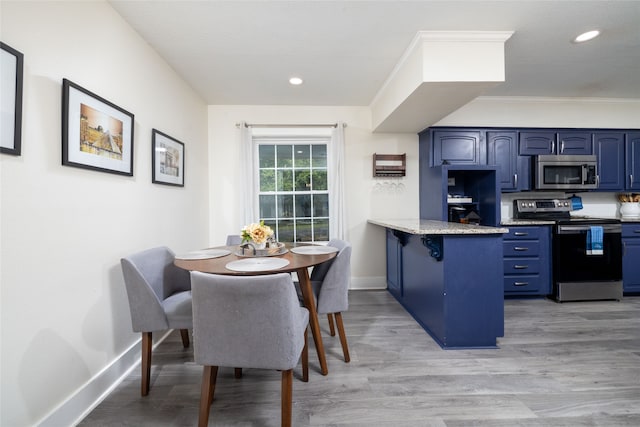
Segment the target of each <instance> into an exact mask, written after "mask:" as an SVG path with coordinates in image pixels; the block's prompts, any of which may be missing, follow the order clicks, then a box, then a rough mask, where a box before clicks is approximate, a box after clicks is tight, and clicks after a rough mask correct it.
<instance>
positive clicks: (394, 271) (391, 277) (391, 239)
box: [387, 229, 404, 297]
mask: <svg viewBox="0 0 640 427" xmlns="http://www.w3.org/2000/svg"><path fill="white" fill-rule="evenodd" d="M403 234H404V233H402V232H399V231H395V230H391V229H387V289H388V290H389V292H391V293H392V294H393V295H395V296H396V297H402V289H403V287H402V237H403Z"/></svg>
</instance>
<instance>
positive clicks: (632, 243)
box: [622, 223, 640, 293]
mask: <svg viewBox="0 0 640 427" xmlns="http://www.w3.org/2000/svg"><path fill="white" fill-rule="evenodd" d="M622 245H623V247H624V250H623V252H622V282H623V286H624V292H633V293H637V292H640V223H626V224H622Z"/></svg>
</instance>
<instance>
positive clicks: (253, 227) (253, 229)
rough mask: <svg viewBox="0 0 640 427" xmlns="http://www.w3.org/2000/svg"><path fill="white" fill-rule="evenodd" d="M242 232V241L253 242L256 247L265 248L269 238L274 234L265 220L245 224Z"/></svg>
mask: <svg viewBox="0 0 640 427" xmlns="http://www.w3.org/2000/svg"><path fill="white" fill-rule="evenodd" d="M240 234H241V236H242V243H246V242H251V243H253V244H254V245H255V246H256V248H258V249H264V247H265V246H266V244H267V239H269V238H270V237H271V236H273V230H272V229H271V227H269V226H268V225H264V221H260V222H259V223H257V222H254V223H251V224H249V225H245V226H244V227H242V231H241V233H240Z"/></svg>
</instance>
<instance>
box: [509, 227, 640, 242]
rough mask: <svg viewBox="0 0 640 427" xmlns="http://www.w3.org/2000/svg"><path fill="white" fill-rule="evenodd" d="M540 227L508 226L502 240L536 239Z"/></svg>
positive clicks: (538, 236) (538, 235)
mask: <svg viewBox="0 0 640 427" xmlns="http://www.w3.org/2000/svg"><path fill="white" fill-rule="evenodd" d="M639 225H640V224H639ZM541 229H542V227H509V232H508V233H507V234H505V235H504V240H536V239H539V238H540V233H541Z"/></svg>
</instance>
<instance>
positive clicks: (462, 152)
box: [431, 130, 487, 166]
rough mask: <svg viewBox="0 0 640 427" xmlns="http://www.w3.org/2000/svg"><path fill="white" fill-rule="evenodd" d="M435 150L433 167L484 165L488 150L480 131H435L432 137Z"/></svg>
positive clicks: (432, 146) (432, 145)
mask: <svg viewBox="0 0 640 427" xmlns="http://www.w3.org/2000/svg"><path fill="white" fill-rule="evenodd" d="M431 148H432V150H433V155H432V162H431V166H438V165H446V164H449V165H484V164H486V163H487V161H486V149H485V147H484V140H483V139H482V135H481V132H480V131H471V130H469V131H468V130H434V131H433V133H432V135H431Z"/></svg>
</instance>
